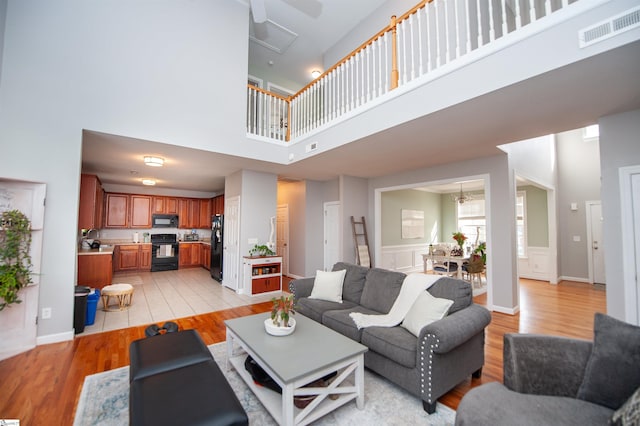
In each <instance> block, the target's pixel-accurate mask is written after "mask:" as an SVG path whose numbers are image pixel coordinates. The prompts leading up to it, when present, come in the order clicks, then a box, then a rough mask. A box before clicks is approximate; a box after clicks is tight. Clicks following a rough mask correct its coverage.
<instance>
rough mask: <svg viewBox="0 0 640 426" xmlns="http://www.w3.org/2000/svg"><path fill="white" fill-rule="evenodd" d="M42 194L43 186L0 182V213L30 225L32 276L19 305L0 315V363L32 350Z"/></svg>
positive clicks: (42, 213)
mask: <svg viewBox="0 0 640 426" xmlns="http://www.w3.org/2000/svg"><path fill="white" fill-rule="evenodd" d="M45 192H46V185H45V184H39V183H30V182H16V181H4V180H2V179H0V212H4V211H8V210H19V211H21V212H22V213H23V214H24V215H25V216H27V217H28V218H29V220H30V221H31V229H32V231H31V237H32V240H31V250H30V255H31V264H32V268H31V270H32V272H33V275H32V276H31V280H32V283H31V284H30V285H29V286H27V287H26V288H24V289H23V290H22V291H21V292H20V293H19V297H20V300H22V303H18V304H13V305H10V306H9V307H7V308H5V309H3V310H2V311H0V324H1V326H0V342H2V343H0V360H3V359H6V358H9V357H11V356H13V355H16V354H19V353H21V352H25V351H27V350H29V349H32V348H34V347H35V346H36V333H37V323H36V318H37V317H38V299H39V284H40V263H41V259H42V233H43V226H44V198H45ZM0 232H1V231H0Z"/></svg>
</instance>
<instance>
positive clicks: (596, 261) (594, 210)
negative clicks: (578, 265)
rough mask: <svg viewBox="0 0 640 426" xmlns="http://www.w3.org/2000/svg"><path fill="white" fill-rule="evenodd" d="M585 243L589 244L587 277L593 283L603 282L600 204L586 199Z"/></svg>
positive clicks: (604, 276)
mask: <svg viewBox="0 0 640 426" xmlns="http://www.w3.org/2000/svg"><path fill="white" fill-rule="evenodd" d="M587 221H588V223H587V229H588V233H587V234H588V235H587V240H588V241H587V244H589V265H590V266H589V272H590V273H589V278H590V279H591V282H593V283H594V284H605V283H606V275H605V271H604V244H603V239H602V205H601V204H600V201H587Z"/></svg>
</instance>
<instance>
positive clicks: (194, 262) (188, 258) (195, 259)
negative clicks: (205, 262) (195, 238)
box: [178, 243, 202, 268]
mask: <svg viewBox="0 0 640 426" xmlns="http://www.w3.org/2000/svg"><path fill="white" fill-rule="evenodd" d="M201 247H202V244H201V243H180V257H179V260H178V267H179V268H190V267H193V266H202V259H201V257H202V249H201Z"/></svg>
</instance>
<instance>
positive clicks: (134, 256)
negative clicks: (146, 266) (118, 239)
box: [114, 244, 140, 271]
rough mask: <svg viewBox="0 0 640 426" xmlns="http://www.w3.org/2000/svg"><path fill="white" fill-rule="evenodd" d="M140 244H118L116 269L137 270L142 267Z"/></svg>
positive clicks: (115, 253)
mask: <svg viewBox="0 0 640 426" xmlns="http://www.w3.org/2000/svg"><path fill="white" fill-rule="evenodd" d="M139 249H140V246H139V245H138V244H126V245H124V244H123V245H118V246H116V248H115V250H114V257H115V259H114V261H115V262H116V263H115V270H116V271H137V270H138V269H139V268H140V266H139V265H140V263H139V255H138V254H139Z"/></svg>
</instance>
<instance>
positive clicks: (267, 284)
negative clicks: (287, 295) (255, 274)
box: [251, 277, 280, 294]
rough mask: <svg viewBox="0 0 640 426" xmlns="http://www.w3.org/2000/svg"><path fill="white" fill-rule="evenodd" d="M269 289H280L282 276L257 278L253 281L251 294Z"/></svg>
mask: <svg viewBox="0 0 640 426" xmlns="http://www.w3.org/2000/svg"><path fill="white" fill-rule="evenodd" d="M269 291H280V278H279V277H270V278H256V279H255V280H252V281H251V294H260V293H266V292H269Z"/></svg>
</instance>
